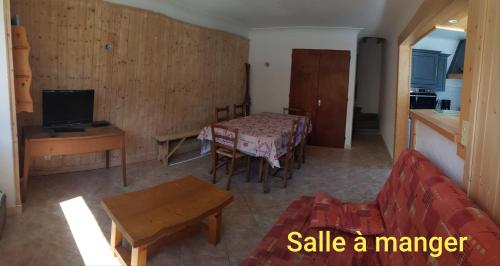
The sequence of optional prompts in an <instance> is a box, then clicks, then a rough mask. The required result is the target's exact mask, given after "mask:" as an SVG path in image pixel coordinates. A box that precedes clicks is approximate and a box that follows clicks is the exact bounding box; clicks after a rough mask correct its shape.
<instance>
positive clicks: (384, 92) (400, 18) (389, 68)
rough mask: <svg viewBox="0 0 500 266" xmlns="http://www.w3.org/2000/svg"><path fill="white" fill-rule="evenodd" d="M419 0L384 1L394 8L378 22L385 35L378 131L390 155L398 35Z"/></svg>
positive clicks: (418, 5) (394, 109)
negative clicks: (395, 10) (380, 23)
mask: <svg viewBox="0 0 500 266" xmlns="http://www.w3.org/2000/svg"><path fill="white" fill-rule="evenodd" d="M422 2H423V0H405V1H401V0H388V1H387V3H386V5H387V6H388V7H390V8H392V9H397V12H391V11H387V14H394V15H393V16H385V21H384V22H383V23H382V25H381V29H382V31H383V33H382V37H384V38H385V39H386V43H385V49H384V62H383V70H382V71H383V79H382V87H381V90H380V113H379V119H380V133H381V135H382V138H383V139H384V142H385V144H386V146H387V149H388V151H389V153H390V154H391V156H393V153H394V126H395V124H394V122H395V111H396V89H397V74H398V61H397V60H398V53H399V45H398V36H399V34H400V33H401V32H402V31H403V29H404V28H405V27H406V25H407V24H408V22H409V21H410V20H411V18H412V17H413V16H414V15H415V13H416V12H417V10H418V8H419V7H420V5H421V4H422Z"/></svg>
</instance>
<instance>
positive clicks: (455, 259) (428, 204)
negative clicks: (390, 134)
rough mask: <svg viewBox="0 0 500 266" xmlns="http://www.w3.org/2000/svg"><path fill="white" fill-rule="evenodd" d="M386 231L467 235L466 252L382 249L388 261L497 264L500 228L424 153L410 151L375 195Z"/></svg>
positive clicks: (384, 261) (399, 234)
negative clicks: (405, 251)
mask: <svg viewBox="0 0 500 266" xmlns="http://www.w3.org/2000/svg"><path fill="white" fill-rule="evenodd" d="M377 202H378V205H379V209H380V212H381V215H382V218H383V220H384V224H385V226H386V233H384V235H390V236H395V237H403V236H409V237H416V236H424V237H427V238H430V237H433V236H438V237H439V236H440V237H450V236H452V237H461V236H467V237H468V238H469V239H468V240H467V241H465V243H464V247H465V251H464V252H452V253H450V252H443V253H442V255H441V256H439V257H437V258H434V257H432V256H430V253H423V252H418V253H401V252H389V253H380V261H381V263H382V264H384V265H421V264H432V265H495V264H497V265H498V261H500V252H499V251H500V232H499V229H498V227H497V226H496V225H495V224H494V223H493V222H492V221H491V220H490V219H489V218H488V216H487V215H486V214H485V213H484V212H482V211H481V210H480V209H479V208H477V206H476V205H475V204H474V203H473V202H472V201H471V200H470V199H468V197H467V195H466V194H465V193H464V192H463V191H462V190H461V189H460V188H459V187H458V186H457V185H455V184H454V183H452V181H450V179H449V178H447V177H446V176H444V175H443V174H442V173H441V171H440V170H439V169H438V168H436V167H435V166H434V165H433V164H432V163H431V162H430V161H429V160H428V159H426V158H425V157H424V156H423V155H422V154H420V153H419V152H417V151H414V150H406V151H404V152H403V153H402V154H401V155H400V158H399V159H398V161H397V162H396V164H395V165H394V167H393V170H392V173H391V175H390V177H389V179H388V180H387V182H386V183H385V185H384V187H383V188H382V191H381V192H380V193H379V195H378V196H377Z"/></svg>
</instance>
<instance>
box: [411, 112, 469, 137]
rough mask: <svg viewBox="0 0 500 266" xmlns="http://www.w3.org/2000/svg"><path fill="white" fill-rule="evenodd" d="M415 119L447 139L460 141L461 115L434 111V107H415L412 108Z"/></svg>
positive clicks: (412, 116) (412, 115)
mask: <svg viewBox="0 0 500 266" xmlns="http://www.w3.org/2000/svg"><path fill="white" fill-rule="evenodd" d="M410 116H411V118H412V119H413V120H418V121H420V122H422V123H424V124H426V125H427V126H429V127H430V128H432V129H434V130H435V131H437V132H439V134H441V135H443V136H444V137H446V138H447V139H449V140H451V141H453V142H455V143H458V142H459V128H460V115H446V114H440V113H436V112H434V110H433V109H413V110H410Z"/></svg>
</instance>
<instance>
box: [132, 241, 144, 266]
mask: <svg viewBox="0 0 500 266" xmlns="http://www.w3.org/2000/svg"><path fill="white" fill-rule="evenodd" d="M147 260H148V247H147V246H140V247H137V248H132V256H131V262H130V265H131V266H146V264H147Z"/></svg>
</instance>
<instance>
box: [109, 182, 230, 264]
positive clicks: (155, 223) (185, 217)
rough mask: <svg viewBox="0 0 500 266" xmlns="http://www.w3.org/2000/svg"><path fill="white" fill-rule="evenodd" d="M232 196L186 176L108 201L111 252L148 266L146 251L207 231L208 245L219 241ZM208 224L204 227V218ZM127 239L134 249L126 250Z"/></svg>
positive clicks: (128, 262)
mask: <svg viewBox="0 0 500 266" xmlns="http://www.w3.org/2000/svg"><path fill="white" fill-rule="evenodd" d="M232 201H233V195H232V194H231V193H229V192H227V191H224V190H222V189H220V188H218V187H216V186H214V185H212V184H210V183H207V182H205V181H202V180H200V179H198V178H196V177H193V176H187V177H184V178H181V179H177V180H174V181H172V182H166V183H163V184H160V185H158V186H155V187H152V188H148V189H144V190H140V191H136V192H131V193H127V194H122V195H118V196H113V197H109V198H104V199H103V200H102V202H101V204H102V206H103V207H104V210H105V211H106V213H107V214H108V215H109V217H110V218H111V220H112V224H111V241H110V244H111V249H112V250H113V253H114V254H115V255H116V256H117V257H118V258H119V260H120V262H121V263H122V264H124V265H140V266H143V265H146V264H147V256H148V253H153V252H154V251H156V250H157V249H158V248H159V247H161V246H162V245H165V244H168V243H172V242H174V241H177V240H180V239H182V238H184V237H186V236H190V235H192V234H195V233H198V232H199V231H201V230H202V229H203V230H206V231H207V236H208V241H209V242H210V243H211V244H213V245H217V244H218V243H219V241H220V233H221V214H222V209H223V208H224V207H226V206H227V205H228V204H229V203H231V202H232ZM205 219H206V220H207V221H206V223H203V220H205ZM124 238H125V239H126V240H127V242H128V243H129V244H130V246H131V247H132V251H131V252H130V251H128V250H126V249H125V248H124V247H123V246H122V240H123V239H124Z"/></svg>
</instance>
